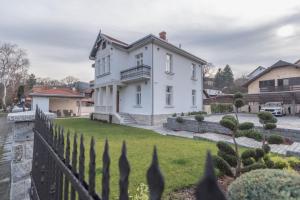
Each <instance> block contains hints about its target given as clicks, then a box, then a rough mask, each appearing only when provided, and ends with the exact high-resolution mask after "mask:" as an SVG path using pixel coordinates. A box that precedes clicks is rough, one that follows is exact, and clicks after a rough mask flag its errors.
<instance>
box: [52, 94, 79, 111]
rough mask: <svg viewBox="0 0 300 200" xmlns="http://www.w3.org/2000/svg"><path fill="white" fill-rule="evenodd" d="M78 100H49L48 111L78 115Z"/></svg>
mask: <svg viewBox="0 0 300 200" xmlns="http://www.w3.org/2000/svg"><path fill="white" fill-rule="evenodd" d="M77 101H79V100H78V99H70V98H50V103H49V110H51V111H57V110H60V111H61V113H62V114H63V110H72V111H73V113H75V114H76V115H79V114H80V113H79V108H78V106H77Z"/></svg>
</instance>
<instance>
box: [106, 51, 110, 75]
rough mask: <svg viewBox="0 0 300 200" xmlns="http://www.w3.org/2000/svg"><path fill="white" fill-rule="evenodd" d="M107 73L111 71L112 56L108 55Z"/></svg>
mask: <svg viewBox="0 0 300 200" xmlns="http://www.w3.org/2000/svg"><path fill="white" fill-rule="evenodd" d="M106 70H107V73H109V72H110V56H109V55H108V56H107V69H106Z"/></svg>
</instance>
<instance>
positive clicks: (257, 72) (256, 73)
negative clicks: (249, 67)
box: [246, 66, 266, 79]
mask: <svg viewBox="0 0 300 200" xmlns="http://www.w3.org/2000/svg"><path fill="white" fill-rule="evenodd" d="M265 69H266V68H265V67H262V66H258V67H257V68H256V69H255V70H253V71H252V72H251V73H249V74H248V75H247V76H246V78H247V79H252V78H254V77H255V76H257V75H259V74H260V73H261V72H263V71H265Z"/></svg>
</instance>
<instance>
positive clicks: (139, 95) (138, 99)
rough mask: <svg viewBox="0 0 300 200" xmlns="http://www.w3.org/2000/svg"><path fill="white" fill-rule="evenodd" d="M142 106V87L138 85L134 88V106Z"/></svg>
mask: <svg viewBox="0 0 300 200" xmlns="http://www.w3.org/2000/svg"><path fill="white" fill-rule="evenodd" d="M141 104H142V87H141V86H140V85H138V86H136V105H137V106H140V105H141Z"/></svg>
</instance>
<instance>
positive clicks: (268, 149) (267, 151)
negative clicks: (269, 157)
mask: <svg viewBox="0 0 300 200" xmlns="http://www.w3.org/2000/svg"><path fill="white" fill-rule="evenodd" d="M262 149H263V150H264V152H265V153H269V152H270V151H271V147H270V146H269V145H268V144H264V145H263V146H262Z"/></svg>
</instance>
